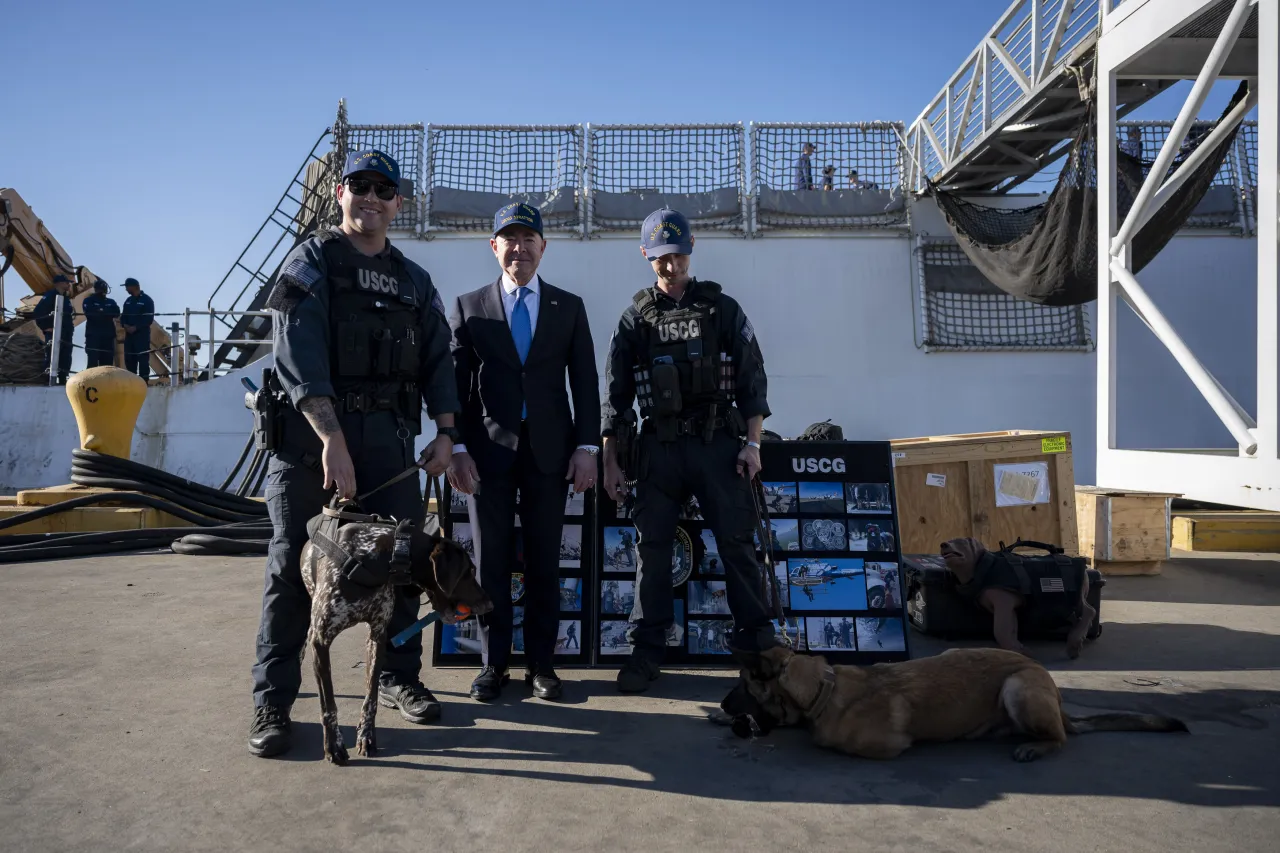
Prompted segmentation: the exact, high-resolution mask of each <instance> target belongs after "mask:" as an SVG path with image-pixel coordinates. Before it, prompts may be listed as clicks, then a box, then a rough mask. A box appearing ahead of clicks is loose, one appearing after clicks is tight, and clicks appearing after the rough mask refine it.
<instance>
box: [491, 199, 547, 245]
mask: <svg viewBox="0 0 1280 853" xmlns="http://www.w3.org/2000/svg"><path fill="white" fill-rule="evenodd" d="M508 225H523V226H524V227H525V228H532V229H533V230H534V231H537V232H538V235H539V236H542V213H541V212H539V210H538V208H536V207H534V206H533V205H531V204H525V203H524V202H521V201H515V202H512V203H511V204H508V205H506V206H505V207H503V208H502V209H501V210H499V211H498V212H497V213H495V214H494V215H493V236H495V237H497V236H498V232H499V231H501V230H502V229H503V228H506V227H507V226H508Z"/></svg>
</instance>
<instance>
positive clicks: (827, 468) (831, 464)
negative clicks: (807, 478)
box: [791, 456, 845, 474]
mask: <svg viewBox="0 0 1280 853" xmlns="http://www.w3.org/2000/svg"><path fill="white" fill-rule="evenodd" d="M791 470H792V471H795V472H796V473H797V474H843V473H844V472H845V464H844V457H840V456H837V457H836V458H834V459H830V458H819V457H816V456H793V457H791Z"/></svg>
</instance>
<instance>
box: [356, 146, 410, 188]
mask: <svg viewBox="0 0 1280 853" xmlns="http://www.w3.org/2000/svg"><path fill="white" fill-rule="evenodd" d="M356 172H377V173H378V174H379V175H382V176H383V177H384V178H386V179H387V180H389V181H391V183H393V184H396V185H399V184H400V165H399V164H398V163H396V161H395V160H393V159H391V157H389V156H388V155H387V154H385V153H383V152H381V151H378V150H376V149H369V150H367V151H352V152H351V153H350V154H348V155H347V168H345V169H343V170H342V177H343V179H344V180H345V179H346V178H349V177H351V176H352V175H354V174H355V173H356Z"/></svg>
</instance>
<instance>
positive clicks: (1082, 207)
mask: <svg viewBox="0 0 1280 853" xmlns="http://www.w3.org/2000/svg"><path fill="white" fill-rule="evenodd" d="M1247 92H1248V83H1247V81H1245V82H1242V83H1241V84H1240V87H1239V88H1238V89H1237V90H1236V93H1235V95H1234V96H1233V97H1232V99H1231V102H1230V103H1228V104H1227V106H1226V108H1225V109H1224V110H1223V113H1222V116H1220V117H1219V119H1218V121H1219V122H1220V121H1222V120H1223V118H1225V117H1226V116H1227V115H1228V114H1229V113H1230V112H1231V110H1233V109H1234V108H1235V106H1236V104H1237V103H1238V102H1239V101H1240V100H1241V99H1242V98H1244V96H1245V95H1246V94H1247ZM1087 104H1088V107H1087V109H1086V110H1085V113H1084V115H1083V117H1082V119H1081V122H1080V124H1079V126H1078V127H1077V130H1076V133H1075V136H1074V139H1073V141H1072V144H1071V147H1070V149H1069V151H1068V153H1067V159H1066V163H1065V165H1064V166H1063V167H1062V171H1061V173H1060V174H1059V176H1058V181H1057V183H1056V185H1055V186H1054V189H1053V192H1051V193H1050V194H1049V198H1048V199H1047V200H1046V201H1045V202H1044V203H1043V204H1038V205H1034V206H1032V207H1023V208H1013V209H1009V208H997V207H990V206H987V205H981V204H976V203H974V202H972V201H968V200H966V199H964V198H962V197H960V196H959V195H958V194H955V193H952V192H948V191H945V190H941V189H939V188H937V187H936V186H933V185H932V184H930V186H929V192H931V193H932V194H933V195H934V196H935V198H936V199H937V201H938V206H939V207H940V208H941V210H942V212H943V214H944V215H945V216H946V219H947V224H948V226H949V227H950V228H951V231H952V233H953V234H954V235H955V237H956V239H957V241H958V243H959V245H960V247H961V248H962V249H963V250H964V252H965V254H966V255H967V256H968V257H969V259H970V260H971V261H972V262H973V264H974V266H976V267H977V268H978V269H979V270H980V271H981V272H982V274H983V275H984V276H985V277H986V278H987V279H988V280H989V281H990V282H991V283H993V284H995V285H996V286H997V287H999V288H1000V289H1001V290H1002V291H1004V292H1005V293H1008V294H1010V295H1012V296H1016V297H1018V298H1019V299H1026V300H1028V301H1031V302H1035V303H1039V304H1043V305H1054V306H1063V305H1080V304H1083V303H1086V302H1090V301H1092V300H1094V299H1096V298H1097V293H1098V286H1097V280H1098V270H1097V159H1096V150H1095V149H1096V142H1095V140H1096V127H1097V123H1096V121H1095V108H1096V103H1095V102H1094V101H1093V100H1092V99H1089V100H1087ZM1216 126H1217V122H1214V123H1212V124H1209V125H1206V126H1201V127H1200V128H1198V129H1195V130H1193V131H1192V132H1190V133H1189V134H1188V136H1187V140H1186V142H1185V143H1184V144H1183V146H1182V148H1181V150H1180V151H1179V153H1178V156H1177V158H1176V159H1175V160H1174V161H1173V162H1172V164H1171V165H1170V168H1169V173H1168V174H1169V175H1172V174H1173V173H1174V172H1176V171H1177V170H1178V168H1179V167H1181V165H1182V164H1183V162H1185V160H1186V159H1187V158H1188V157H1190V156H1191V154H1192V153H1193V152H1194V151H1195V150H1196V149H1197V148H1198V147H1199V146H1200V144H1201V143H1202V142H1203V141H1204V140H1205V139H1206V138H1207V137H1208V135H1209V133H1210V132H1211V130H1212V129H1213V128H1214V127H1216ZM1237 130H1238V128H1236V129H1234V130H1233V131H1232V132H1231V133H1228V134H1226V135H1225V136H1224V137H1223V139H1222V141H1221V142H1220V143H1219V144H1218V146H1217V147H1216V148H1215V149H1214V150H1213V151H1212V152H1210V154H1209V156H1208V157H1207V158H1206V159H1205V160H1204V161H1203V162H1201V164H1200V165H1199V166H1198V167H1196V168H1195V169H1194V170H1193V172H1192V174H1191V176H1190V177H1189V178H1188V180H1187V181H1186V182H1185V183H1183V185H1182V187H1181V189H1180V190H1179V192H1178V193H1177V194H1176V195H1175V196H1174V197H1173V198H1172V199H1170V200H1169V201H1168V202H1167V203H1166V204H1164V205H1163V206H1162V207H1161V208H1160V209H1159V210H1158V211H1156V213H1155V214H1154V215H1153V216H1152V217H1151V219H1150V220H1149V221H1148V222H1147V224H1146V225H1144V226H1143V227H1142V228H1141V229H1139V230H1138V231H1137V233H1136V234H1134V238H1133V242H1132V246H1133V251H1132V257H1131V258H1130V262H1131V269H1133V271H1134V272H1138V271H1140V270H1141V269H1142V268H1143V267H1145V266H1146V265H1147V263H1149V262H1150V261H1151V259H1152V258H1154V257H1155V256H1156V254H1157V253H1159V251H1160V250H1161V249H1162V248H1164V246H1165V244H1166V243H1168V242H1169V240H1171V239H1172V238H1173V236H1174V235H1175V234H1176V233H1177V232H1178V230H1179V229H1181V228H1182V227H1183V225H1184V224H1185V223H1186V222H1187V219H1188V217H1190V216H1191V214H1192V213H1193V212H1194V211H1195V210H1196V207H1197V206H1198V205H1199V204H1200V203H1201V202H1202V201H1203V200H1204V198H1205V194H1206V193H1207V191H1208V190H1209V188H1210V187H1211V186H1212V185H1213V183H1214V180H1215V179H1216V178H1217V175H1218V172H1219V171H1220V170H1221V169H1222V166H1223V161H1224V159H1225V158H1226V157H1227V153H1228V152H1229V151H1230V149H1231V147H1232V146H1233V145H1234V144H1235V138H1236V131H1237ZM1157 150H1158V149H1157ZM1155 153H1156V152H1154V151H1153V152H1152V155H1151V156H1152V158H1153V159H1154V157H1155ZM1151 167H1152V162H1151V161H1147V160H1145V159H1142V158H1140V157H1134V156H1132V155H1131V154H1128V153H1126V152H1125V151H1123V150H1118V151H1117V173H1118V178H1119V179H1118V181H1117V189H1118V191H1117V198H1116V205H1117V209H1118V211H1119V216H1120V218H1121V220H1123V219H1124V217H1125V216H1126V215H1127V214H1128V212H1129V208H1130V207H1131V206H1132V204H1133V200H1134V197H1135V196H1136V194H1137V192H1138V190H1139V188H1140V187H1141V186H1142V184H1143V182H1144V181H1145V180H1146V178H1147V175H1148V173H1149V172H1150V170H1151ZM1165 177H1166V178H1167V177H1168V175H1166V176H1165Z"/></svg>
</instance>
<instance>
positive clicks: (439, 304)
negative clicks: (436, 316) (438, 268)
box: [431, 290, 448, 317]
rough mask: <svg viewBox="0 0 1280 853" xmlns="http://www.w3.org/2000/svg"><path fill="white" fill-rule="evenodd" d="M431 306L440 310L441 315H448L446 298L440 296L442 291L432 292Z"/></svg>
mask: <svg viewBox="0 0 1280 853" xmlns="http://www.w3.org/2000/svg"><path fill="white" fill-rule="evenodd" d="M431 307H432V308H434V309H436V310H437V311H439V312H440V316H442V317H444V316H448V315H446V314H445V313H444V300H443V299H441V298H440V291H438V290H437V291H436V292H435V293H433V294H431Z"/></svg>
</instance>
